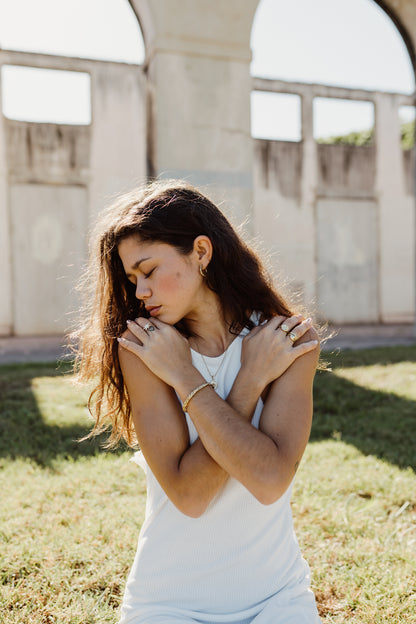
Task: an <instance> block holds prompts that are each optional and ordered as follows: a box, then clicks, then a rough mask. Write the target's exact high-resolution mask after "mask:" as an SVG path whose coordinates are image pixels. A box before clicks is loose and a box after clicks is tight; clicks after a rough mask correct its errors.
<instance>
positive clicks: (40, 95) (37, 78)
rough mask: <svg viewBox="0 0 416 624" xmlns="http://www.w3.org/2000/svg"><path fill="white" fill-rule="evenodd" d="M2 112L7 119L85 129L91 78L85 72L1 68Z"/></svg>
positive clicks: (87, 122) (16, 67) (33, 68)
mask: <svg viewBox="0 0 416 624" xmlns="http://www.w3.org/2000/svg"><path fill="white" fill-rule="evenodd" d="M1 80H2V103H1V104H2V111H3V115H4V116H5V117H7V118H8V119H14V120H17V121H31V122H37V123H59V124H70V125H89V124H90V123H91V78H90V75H89V74H87V73H85V72H74V71H63V70H55V69H39V68H37V67H21V66H18V65H3V66H2V68H1Z"/></svg>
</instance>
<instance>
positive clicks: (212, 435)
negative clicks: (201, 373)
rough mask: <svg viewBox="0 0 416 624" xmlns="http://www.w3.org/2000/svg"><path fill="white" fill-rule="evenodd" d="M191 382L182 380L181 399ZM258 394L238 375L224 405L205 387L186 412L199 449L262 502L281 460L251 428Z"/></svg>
mask: <svg viewBox="0 0 416 624" xmlns="http://www.w3.org/2000/svg"><path fill="white" fill-rule="evenodd" d="M252 377H253V376H252V375H251V378H252ZM194 381H196V380H194ZM194 381H192V380H190V379H184V380H182V382H180V383H179V384H178V388H177V391H178V394H179V396H180V397H181V398H182V400H184V399H185V398H186V396H187V395H188V394H189V391H190V390H189V389H193V387H192V384H193V383H194ZM196 385H198V383H194V386H196ZM260 394H261V388H259V387H256V386H255V385H254V382H253V380H252V379H251V380H250V378H249V377H248V376H246V375H245V374H244V373H242V374H241V375H240V376H239V377H237V378H236V383H235V385H234V386H233V389H232V391H231V392H230V395H229V397H228V399H227V402H225V401H223V400H222V399H221V398H220V397H218V395H217V394H216V393H215V392H214V391H213V390H212V389H211V388H206V389H204V390H201V391H200V392H198V393H197V394H196V395H195V396H194V397H193V398H192V400H191V402H190V403H189V406H188V413H189V415H190V417H191V418H192V421H193V423H194V425H195V427H196V429H197V431H198V434H199V438H200V441H201V443H202V445H203V448H204V449H205V451H206V452H207V453H208V454H209V455H210V456H211V458H212V459H213V460H214V461H215V462H216V464H217V465H219V466H220V467H221V468H222V470H223V471H224V472H225V473H226V474H227V475H231V476H232V477H234V478H236V479H237V480H239V481H240V482H241V483H243V484H244V485H245V486H246V487H247V489H248V490H249V491H251V492H252V493H253V495H254V496H256V498H258V499H259V500H264V501H266V499H267V497H268V492H269V489H270V488H269V482H270V480H271V479H272V478H275V476H276V472H277V471H278V464H279V460H280V461H281V459H282V458H278V453H277V447H276V445H275V443H274V442H273V440H271V439H270V438H269V437H268V436H267V435H266V434H264V433H262V432H261V431H259V430H257V429H256V428H255V427H253V426H252V425H251V422H250V421H251V417H252V414H253V410H254V409H255V406H256V403H257V400H258V398H259V396H260ZM235 408H236V409H235ZM237 410H239V411H237Z"/></svg>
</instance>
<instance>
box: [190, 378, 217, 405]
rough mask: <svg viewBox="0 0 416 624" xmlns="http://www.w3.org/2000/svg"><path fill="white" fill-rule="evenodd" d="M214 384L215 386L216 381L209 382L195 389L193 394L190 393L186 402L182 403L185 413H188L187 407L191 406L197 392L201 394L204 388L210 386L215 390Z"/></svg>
mask: <svg viewBox="0 0 416 624" xmlns="http://www.w3.org/2000/svg"><path fill="white" fill-rule="evenodd" d="M214 384H215V382H214V381H207V382H206V383H203V384H201V385H200V386H198V387H197V388H195V389H194V390H192V392H190V393H189V394H188V396H187V397H186V399H185V401H184V402H183V403H182V409H183V411H184V412H186V409H187V407H188V405H189V401H190V400H191V399H192V398H193V397H194V396H195V395H196V393H197V392H199V391H200V390H202V389H203V388H207V387H208V386H211V387H212V388H215V385H214Z"/></svg>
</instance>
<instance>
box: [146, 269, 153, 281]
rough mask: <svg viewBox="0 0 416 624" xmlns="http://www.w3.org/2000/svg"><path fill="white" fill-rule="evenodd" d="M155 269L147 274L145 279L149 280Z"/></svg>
mask: <svg viewBox="0 0 416 624" xmlns="http://www.w3.org/2000/svg"><path fill="white" fill-rule="evenodd" d="M153 271H154V269H152V270H151V271H150V272H149V273H145V276H144V278H145V279H147V278H148V277H150V276H151V274H152V273H153Z"/></svg>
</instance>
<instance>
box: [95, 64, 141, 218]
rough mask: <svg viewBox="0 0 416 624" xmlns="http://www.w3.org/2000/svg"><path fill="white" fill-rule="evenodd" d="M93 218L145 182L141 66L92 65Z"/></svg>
mask: <svg viewBox="0 0 416 624" xmlns="http://www.w3.org/2000/svg"><path fill="white" fill-rule="evenodd" d="M90 73H91V104H92V106H91V108H92V123H91V148H90V172H91V180H90V184H89V206H90V219H91V220H92V221H94V218H95V216H96V214H97V213H98V212H99V211H100V210H102V208H103V207H104V206H105V205H108V204H109V203H110V202H111V201H112V199H113V198H114V196H115V195H118V194H120V193H122V192H125V191H129V190H131V188H133V186H135V185H136V184H142V183H143V182H145V181H146V86H145V80H144V76H143V70H142V68H141V67H138V66H134V65H127V64H119V63H114V64H111V63H106V64H99V63H95V64H93V63H92V64H91V71H90Z"/></svg>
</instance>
